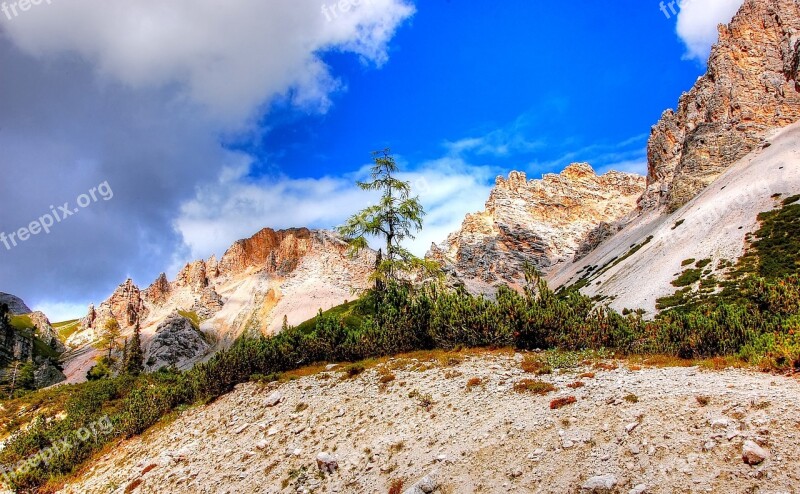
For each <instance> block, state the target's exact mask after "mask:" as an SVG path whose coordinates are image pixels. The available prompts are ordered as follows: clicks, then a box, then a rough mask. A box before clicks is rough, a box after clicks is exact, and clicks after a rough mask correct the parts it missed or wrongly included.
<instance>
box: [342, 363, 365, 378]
mask: <svg viewBox="0 0 800 494" xmlns="http://www.w3.org/2000/svg"><path fill="white" fill-rule="evenodd" d="M365 370H367V369H366V367H364V364H361V363H357V364H350V365H348V366H347V367H345V368H344V375H345V377H346V378H348V379H352V378H354V377H356V376H358V375H359V374H362V373H363V372H364V371H365Z"/></svg>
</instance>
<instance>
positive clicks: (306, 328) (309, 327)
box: [297, 300, 372, 334]
mask: <svg viewBox="0 0 800 494" xmlns="http://www.w3.org/2000/svg"><path fill="white" fill-rule="evenodd" d="M370 315H372V312H371V311H370V310H369V309H368V308H367V306H366V304H363V303H361V301H359V300H353V301H351V302H347V303H345V304H342V305H337V306H336V307H333V308H332V309H329V310H326V311H324V312H322V318H323V319H326V318H327V319H330V318H334V319H341V321H342V323H343V324H344V326H345V327H346V328H350V329H358V328H360V327H361V326H362V325H363V323H364V321H365V320H366V318H367V317H368V316H370ZM319 320H320V316H319V315H318V316H316V317H313V318H311V319H309V320H308V321H305V322H303V323H301V324H300V325H298V326H297V329H298V330H299V331H300V332H301V333H303V334H311V333H312V332H314V330H315V329H316V328H317V322H318V321H319Z"/></svg>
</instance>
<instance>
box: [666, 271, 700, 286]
mask: <svg viewBox="0 0 800 494" xmlns="http://www.w3.org/2000/svg"><path fill="white" fill-rule="evenodd" d="M702 276H703V271H702V270H701V269H687V270H686V271H684V272H683V273H681V275H680V276H678V278H677V279H676V280H673V282H672V286H675V287H678V288H682V287H686V286H691V285H694V284H695V283H697V282H698V281H700V278H702Z"/></svg>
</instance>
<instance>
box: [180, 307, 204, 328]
mask: <svg viewBox="0 0 800 494" xmlns="http://www.w3.org/2000/svg"><path fill="white" fill-rule="evenodd" d="M178 314H180V315H181V316H183V317H185V318H186V319H188V320H189V322H190V323H192V327H194V329H196V330H198V331H200V323H201V322H203V321H202V320H201V319H200V316H199V315H197V312H194V311H191V312H190V311H186V310H179V311H178Z"/></svg>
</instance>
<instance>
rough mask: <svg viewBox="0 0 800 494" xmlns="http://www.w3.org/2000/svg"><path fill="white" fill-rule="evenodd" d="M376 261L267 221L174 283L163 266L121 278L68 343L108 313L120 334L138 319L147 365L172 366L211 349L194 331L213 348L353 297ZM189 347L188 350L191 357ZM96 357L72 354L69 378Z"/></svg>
mask: <svg viewBox="0 0 800 494" xmlns="http://www.w3.org/2000/svg"><path fill="white" fill-rule="evenodd" d="M374 263H375V260H374V254H373V253H371V252H369V251H365V252H363V253H362V255H360V256H358V257H357V258H351V257H350V256H348V255H347V244H346V243H345V242H344V241H343V240H342V239H341V238H339V237H338V236H337V235H335V234H334V233H331V232H325V231H314V230H309V229H305V228H300V229H291V230H280V231H275V230H271V229H268V228H266V229H264V230H261V231H260V232H258V233H256V234H255V235H254V236H252V237H251V238H248V239H244V240H239V241H237V242H236V243H234V244H233V245H232V246H231V248H230V249H228V251H227V252H225V254H224V255H223V256H222V258H221V259H220V260H219V261H217V259H216V257H214V256H212V257H211V258H210V259H208V260H200V261H194V262H191V263H189V264H187V265H186V266H185V267H184V268H183V269H182V270H181V271H180V272H179V273H178V274H177V275H176V277H175V280H174V281H172V282H170V281H169V280H168V279H167V276H166V275H165V274H163V273H162V274H161V275H159V276H158V278H156V280H155V281H154V282H153V283H152V284H151V285H150V286H149V287H147V288H145V289H143V290H140V289H139V287H137V286H136V285H135V284H134V283H133V282H132V281H131V280H127V281H126V282H125V283H123V284H122V285H120V286H119V287H118V288H117V289H116V290H115V291H114V293H113V294H112V295H111V297H109V299H108V300H106V301H105V302H103V303H101V304H100V305H98V306H97V307H94V306H92V307H90V308H89V311H88V313H87V315H86V317H84V318H83V319H82V321H81V330H80V331H78V332H76V333H75V334H73V335H72V336H71V337H70V339H69V340H68V342H67V344H68V346H70V347H71V348H78V347H85V346H86V345H88V344H89V343H92V342H93V341H95V340H96V339H97V338H98V337H99V335H100V333H101V331H102V329H103V327H104V325H105V323H106V321H108V320H109V319H112V318H113V319H116V320H117V322H118V323H119V325H120V327H121V328H122V335H123V337H125V336H130V334H131V333H132V332H133V328H134V326H135V325H136V324H137V323H138V324H139V325H140V328H141V334H142V341H143V346H144V348H145V350H146V352H148V351H149V353H148V355H152V356H154V357H155V359H156V360H155V361H154V362H155V363H154V365H153V366H151V367H149V368H153V369H155V368H157V367H159V366H163V365H171V364H172V362H171V361H170V359H172V360H175V361H176V362H178V364H176V365H188V364H189V363H190V362H189V361H190V360H192V359H195V360H196V359H199V358H201V357H202V356H203V355H205V354H206V353H208V351H213V349H209V348H206V347H205V346H204V345H202V344H201V343H200V341H199V340H197V339H196V338H194V336H197V335H199V334H200V333H202V334H204V335H205V337H203V338H201V339H205V340H207V341H213V342H215V343H214V345H215V348H218V347H224V346H226V345H228V344H229V343H230V342H232V341H233V340H234V339H235V338H236V337H238V336H239V335H241V334H242V333H244V332H245V331H248V332H252V333H271V332H274V331H277V330H279V329H280V326H281V322H282V320H283V317H284V316H287V318H288V320H289V323H290V324H299V323H301V322H303V321H305V320H307V319H309V318H311V317H313V316H314V314H316V312H317V311H318V310H319V309H329V308H331V307H333V306H335V305H339V304H341V303H343V302H344V301H345V300H347V299H352V298H353V296H354V295H353V292H352V290H353V289H363V288H366V287H367V286H368V285H369V283H368V281H367V280H368V278H369V275H370V273H371V268H372V267H373V266H374ZM176 310H179V311H183V314H185V315H189V316H190V317H191V319H192V322H193V323H194V324H199V326H200V328H199V329H200V333H198V332H197V331H196V330H195V331H194V333H192V332H189V331H184V330H185V329H186V327H185V325H182V326H181V325H180V324H177V323H176V318H175V311H176ZM178 326H181V327H180V328H179V327H178ZM176 331H177V333H176ZM190 337H191V338H190ZM168 342H170V343H168ZM171 343H175V344H177V345H178V347H179V348H178V349H176V350H174V352H177V353H174V354H173V353H171V352H172V350H170V349H168V348H167V346H169V344H171ZM151 345H157V347H156V348H151ZM189 350H191V351H192V352H193V353H194V355H193V356H191V357H190V356H189V355H188V353H187V352H188V351H189ZM73 356H74V358H73ZM95 356H96V352H95V351H94V350H92V351H87V352H83V351H74V352H72V353H71V354H70V358H69V359H68V361H67V368H66V373H67V376H68V377H69V379H70V381H71V382H78V381H80V380H82V379H83V378H84V376H85V369H87V368H88V367H89V366H90V365H89V364H90V362H91V359H93V358H94V357H95Z"/></svg>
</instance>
